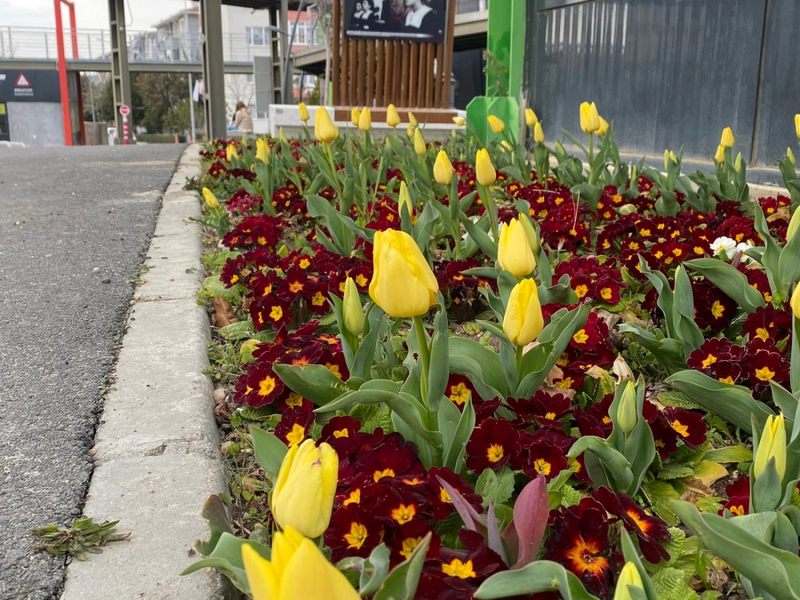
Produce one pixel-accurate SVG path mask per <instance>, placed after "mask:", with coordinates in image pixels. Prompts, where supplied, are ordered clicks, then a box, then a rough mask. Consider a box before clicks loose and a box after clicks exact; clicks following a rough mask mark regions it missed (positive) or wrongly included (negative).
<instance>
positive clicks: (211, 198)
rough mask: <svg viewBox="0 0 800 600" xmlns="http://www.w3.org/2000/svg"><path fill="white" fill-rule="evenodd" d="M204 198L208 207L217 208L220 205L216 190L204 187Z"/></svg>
mask: <svg viewBox="0 0 800 600" xmlns="http://www.w3.org/2000/svg"><path fill="white" fill-rule="evenodd" d="M203 199H204V200H205V201H206V206H207V207H208V208H217V207H218V206H219V200H217V197H216V196H215V195H214V192H212V191H211V190H210V189H208V188H207V187H204V188H203Z"/></svg>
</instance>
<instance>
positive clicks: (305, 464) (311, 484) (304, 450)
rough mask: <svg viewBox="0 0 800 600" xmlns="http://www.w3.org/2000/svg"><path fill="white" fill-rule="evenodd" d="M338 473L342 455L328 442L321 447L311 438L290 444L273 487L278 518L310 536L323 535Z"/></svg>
mask: <svg viewBox="0 0 800 600" xmlns="http://www.w3.org/2000/svg"><path fill="white" fill-rule="evenodd" d="M338 477H339V457H338V455H337V454H336V450H334V449H333V448H331V447H330V446H329V445H328V444H326V443H324V442H323V443H322V444H320V445H319V447H317V445H316V444H315V443H314V440H312V439H307V440H305V441H304V442H303V443H301V444H298V445H296V446H293V447H291V448H289V451H288V452H287V453H286V456H285V457H284V458H283V462H282V463H281V468H280V471H279V472H278V479H277V480H276V481H275V488H274V489H273V490H272V502H271V508H272V516H273V517H275V522H276V523H278V525H280V526H281V528H283V529H286V528H287V527H294V528H295V529H297V531H299V532H300V533H302V534H303V535H305V536H307V537H310V538H315V537H318V536H320V535H322V533H323V532H324V531H325V530H326V529H327V528H328V524H329V523H330V521H331V509H332V508H333V496H334V494H335V493H336V483H337V481H338Z"/></svg>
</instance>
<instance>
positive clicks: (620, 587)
mask: <svg viewBox="0 0 800 600" xmlns="http://www.w3.org/2000/svg"><path fill="white" fill-rule="evenodd" d="M629 588H634V589H635V590H641V591H642V592H644V583H643V582H642V576H641V575H640V574H639V570H638V569H637V568H636V565H635V564H634V563H632V562H626V563H625V566H624V567H622V570H621V571H620V572H619V579H617V587H616V589H615V590H614V600H633V598H634V595H633V594H631V592H630V589H629Z"/></svg>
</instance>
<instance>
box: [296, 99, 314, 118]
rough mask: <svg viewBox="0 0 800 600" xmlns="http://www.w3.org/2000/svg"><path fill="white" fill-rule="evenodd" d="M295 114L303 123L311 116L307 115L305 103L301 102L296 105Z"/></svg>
mask: <svg viewBox="0 0 800 600" xmlns="http://www.w3.org/2000/svg"><path fill="white" fill-rule="evenodd" d="M297 112H298V114H299V115H300V120H301V121H302V122H303V123H307V122H308V120H309V119H310V118H311V115H310V114H308V107H307V106H306V103H305V102H301V103H300V104H298V105H297Z"/></svg>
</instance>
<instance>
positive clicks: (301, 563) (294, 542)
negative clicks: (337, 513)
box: [241, 527, 367, 600]
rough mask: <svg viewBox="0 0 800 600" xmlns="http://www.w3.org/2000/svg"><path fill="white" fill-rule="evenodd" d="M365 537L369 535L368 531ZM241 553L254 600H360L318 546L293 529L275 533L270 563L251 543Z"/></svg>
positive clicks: (246, 544) (288, 528) (243, 545)
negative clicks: (281, 599)
mask: <svg viewBox="0 0 800 600" xmlns="http://www.w3.org/2000/svg"><path fill="white" fill-rule="evenodd" d="M363 535H364V536H366V535H367V533H366V530H365V532H364V533H363ZM241 553H242V565H243V566H244V572H245V575H246V576H247V582H248V583H249V585H250V594H251V595H252V596H253V600H277V599H278V598H283V599H285V600H296V599H298V598H302V599H303V600H316V599H319V598H325V600H359V598H360V596H359V595H358V592H356V590H354V589H353V586H352V585H350V582H349V581H348V580H347V577H345V576H344V575H343V574H342V572H341V571H339V569H337V568H336V567H335V566H333V565H332V564H331V563H330V562H328V560H327V559H326V558H325V555H323V554H322V552H321V551H320V549H319V548H318V547H317V546H316V544H314V542H312V541H311V540H309V539H307V538H305V537H303V536H302V535H301V534H300V533H299V532H298V531H297V530H296V529H294V528H293V527H287V528H286V529H285V531H278V532H276V533H275V535H274V536H273V538H272V549H271V556H270V560H267V559H265V558H264V557H263V556H261V554H259V553H258V551H257V550H255V548H253V546H252V544H249V543H247V542H245V543H244V544H242V550H241ZM312 573H313V576H312V577H309V574H312Z"/></svg>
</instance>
